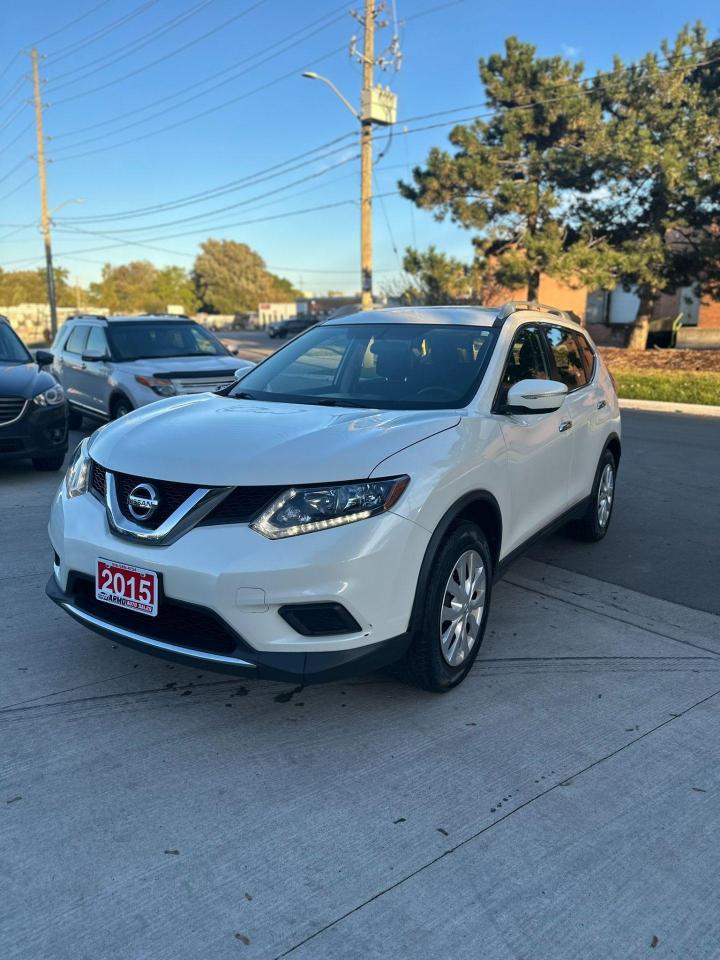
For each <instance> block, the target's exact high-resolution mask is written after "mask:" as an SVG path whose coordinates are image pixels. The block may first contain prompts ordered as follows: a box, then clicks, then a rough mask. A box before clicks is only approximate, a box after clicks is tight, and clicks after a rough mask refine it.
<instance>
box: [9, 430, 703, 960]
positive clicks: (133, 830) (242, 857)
mask: <svg viewBox="0 0 720 960" xmlns="http://www.w3.org/2000/svg"><path fill="white" fill-rule="evenodd" d="M646 416H647V415H644V414H639V415H637V416H636V418H626V422H628V420H631V423H632V424H634V426H633V427H632V429H631V431H630V434H631V435H632V433H633V431H634V430H635V429H636V428H637V430H638V431H639V432H640V434H641V435H642V431H643V430H645V429H646V428H645V427H644V426H643V424H644V423H646V424H649V426H648V427H647V429H648V430H652V429H654V428H653V425H652V423H651V422H650V421H647V420H645V421H643V419H642V418H643V417H646ZM715 426H716V427H717V424H716V425H715ZM715 438H716V439H715V442H716V443H717V433H716V434H715ZM644 449H645V448H644V447H643V446H642V443H641V442H639V441H633V443H628V445H627V446H626V452H625V457H626V460H625V463H624V466H623V472H622V473H621V477H620V494H619V496H620V497H626V496H627V497H630V496H637V497H638V499H642V491H638V490H636V489H635V486H636V484H637V482H638V481H637V479H633V478H634V477H635V478H637V473H636V471H637V470H638V469H639V462H640V460H641V458H642V457H645V453H644V452H643V451H644ZM679 459H680V457H679V456H678V460H679ZM685 461H686V463H688V457H687V456H686V457H685ZM688 470H690V471H691V463H690V464H689V466H688ZM640 475H641V476H642V474H640ZM688 482H689V483H691V482H693V481H692V478H691V477H689V478H688ZM56 483H57V478H49V477H47V476H45V477H42V476H39V475H35V474H32V473H31V472H30V471H26V470H24V469H21V468H19V467H13V468H9V467H6V468H0V517H2V524H1V525H0V596H1V597H2V607H1V609H0V638H1V642H2V651H3V658H2V666H3V669H2V674H1V675H0V676H1V677H2V679H1V680H0V751H1V753H2V770H3V774H2V790H1V791H0V816H1V817H2V827H1V828H0V862H1V863H2V870H1V871H0V893H1V896H0V945H1V947H2V956H3V957H4V958H8V960H16V958H22V960H36V958H39V957H52V958H53V960H56V958H57V960H65V958H67V960H71V958H72V960H85V958H87V960H105V958H111V957H117V956H120V957H123V958H124V960H125V958H127V960H139V958H143V960H144V958H152V960H156V958H163V960H164V958H168V960H169V958H173V960H185V958H187V960H197V958H200V957H203V958H204V957H208V958H213V960H216V958H218V960H224V958H226V957H228V958H230V957H238V956H240V957H242V956H246V957H249V958H252V957H257V958H279V957H285V956H292V957H298V958H301V957H302V958H326V957H327V958H329V960H337V958H359V957H372V958H385V957H393V958H394V960H399V958H408V960H410V958H412V960H416V958H425V957H427V958H437V957H448V958H453V960H455V958H465V957H467V958H482V960H496V958H497V960H505V958H508V960H509V958H513V960H519V958H523V960H530V958H532V960H538V958H542V960H545V958H552V960H555V958H568V960H575V958H580V957H582V958H591V960H595V958H597V960H615V958H617V960H627V958H631V957H632V958H635V957H644V956H647V957H652V958H655V957H663V956H665V957H678V958H683V960H685V958H692V960H717V958H718V957H719V956H720V911H718V903H717V878H718V876H720V844H719V843H718V836H719V835H720V803H718V799H719V794H720V772H719V771H720V617H718V616H717V615H715V614H713V613H712V612H708V611H707V610H704V609H698V608H697V607H693V606H688V605H679V604H676V603H671V602H669V601H667V600H665V599H661V598H659V597H653V596H649V595H648V594H647V593H645V592H643V593H640V592H634V591H633V590H630V589H628V588H627V587H626V586H623V585H619V583H618V582H615V583H613V582H612V581H613V580H616V581H622V579H623V578H627V577H629V576H630V575H631V572H632V569H633V567H634V561H633V556H634V554H633V552H632V551H633V550H634V549H635V548H634V545H633V543H632V542H629V540H628V531H627V529H626V528H625V525H623V524H617V525H616V526H615V528H614V529H613V531H612V533H611V536H613V537H614V538H617V541H618V545H617V547H616V548H613V549H615V550H616V551H617V553H616V554H615V558H616V559H615V563H614V564H613V565H611V566H609V567H608V568H603V569H601V570H599V571H595V573H596V574H597V575H594V576H588V575H585V574H583V573H581V572H578V569H577V568H580V567H581V566H582V564H581V562H580V561H577V560H576V559H575V556H576V555H575V554H574V553H573V551H572V550H571V551H570V552H569V553H567V554H564V555H563V556H560V555H559V551H560V542H559V541H552V545H551V546H548V547H547V548H548V549H552V550H557V551H558V562H559V563H562V564H564V565H566V566H569V565H574V566H575V567H576V569H563V568H562V567H560V566H558V565H557V564H555V563H553V564H550V563H547V562H541V561H539V560H537V559H529V560H525V561H521V562H520V563H519V564H518V565H516V566H515V567H513V568H512V570H511V571H510V573H509V574H508V575H507V577H506V578H505V580H504V581H503V582H502V583H501V584H499V585H498V586H497V588H496V592H495V596H494V601H493V612H492V616H491V621H490V624H489V634H488V636H487V639H486V642H485V644H484V646H483V649H482V651H481V656H480V659H479V660H478V662H477V664H476V666H475V667H474V669H473V671H472V673H471V675H470V677H469V678H468V680H467V681H466V682H465V683H464V684H463V686H462V687H460V688H459V689H458V690H456V691H454V692H453V693H451V694H449V695H447V696H434V695H431V694H426V693H422V692H419V691H416V690H414V689H411V688H407V687H403V686H401V685H399V684H397V683H396V682H394V681H392V680H391V679H389V678H388V677H386V676H382V675H372V676H367V677H360V678H357V679H356V680H354V681H352V682H347V683H342V684H329V685H327V686H321V687H311V688H305V689H302V690H300V689H297V688H293V687H290V686H283V685H272V684H268V683H262V682H251V681H244V682H238V681H236V680H232V679H228V678H226V677H224V676H222V675H219V674H211V673H200V672H199V671H191V670H187V669H184V668H180V667H177V666H174V665H171V664H166V663H164V662H163V661H160V660H156V659H153V658H150V657H147V656H143V655H139V654H137V653H134V652H132V651H128V650H126V649H124V648H122V647H118V646H115V645H113V644H112V643H111V642H109V641H106V640H104V639H101V638H98V637H95V636H94V635H92V634H90V633H89V632H87V631H86V630H84V629H83V628H81V627H80V626H79V625H77V624H75V623H74V622H73V621H71V620H69V619H68V618H67V617H66V616H64V615H63V614H62V613H61V612H60V611H58V610H57V609H56V608H55V607H54V606H52V605H51V604H50V603H49V601H45V599H44V597H43V596H42V588H43V585H44V582H45V580H46V579H47V575H48V571H49V568H50V551H49V546H48V544H47V541H46V538H45V534H44V525H45V520H46V515H47V509H48V503H49V500H50V498H51V496H52V491H53V488H54V486H55V484H56ZM623 483H625V484H626V487H625V492H623V487H622V485H623ZM645 499H647V498H645ZM620 505H621V500H618V507H619V508H620ZM651 507H652V504H649V505H648V511H650V510H651ZM683 509H686V506H685V505H684V506H683ZM687 509H688V510H690V509H691V508H690V507H687ZM694 510H695V513H694V516H695V524H696V526H697V527H698V529H700V531H702V529H703V525H702V523H701V519H702V517H704V516H705V515H706V514H708V513H709V512H711V508H710V507H709V506H708V504H707V503H705V502H699V503H696V504H695V507H694ZM620 518H621V512H620V509H619V511H618V516H617V517H616V518H615V519H616V522H617V520H618V519H620ZM710 532H712V528H711V529H710ZM697 536H698V537H699V538H700V540H701V541H702V539H703V537H704V536H705V534H703V533H702V532H699V533H698V534H697ZM708 536H709V534H708ZM608 541H609V538H608ZM608 541H606V543H607V542H608ZM703 543H704V541H703ZM716 543H717V541H715V545H714V548H715V549H717V546H716ZM623 544H624V546H623ZM602 546H603V547H604V544H603V545H602ZM710 546H711V545H710V544H709V542H708V543H707V547H708V549H707V550H706V551H705V553H704V554H702V553H701V554H698V552H697V550H694V551H693V552H690V551H688V552H686V553H683V552H682V551H683V549H684V548H682V547H680V548H679V549H680V553H681V556H680V564H681V565H682V563H685V564H686V565H687V563H688V562H690V560H691V558H692V557H694V561H693V562H694V567H693V569H695V570H696V571H698V574H697V575H698V576H701V575H702V571H701V568H702V567H703V565H704V564H706V563H707V562H708V556H709V554H710V549H709V548H710ZM597 549H598V548H592V547H585V548H583V550H584V551H592V550H597ZM623 549H624V550H626V551H627V553H628V560H627V562H626V563H625V564H623V562H622V550H623ZM588 555H589V554H588V553H587V552H583V553H582V554H579V555H578V556H585V557H587V556H588ZM656 556H657V552H656ZM568 557H569V558H570V559H568ZM660 559H662V557H660ZM685 575H686V574H685V573H683V576H685ZM698 606H701V605H698Z"/></svg>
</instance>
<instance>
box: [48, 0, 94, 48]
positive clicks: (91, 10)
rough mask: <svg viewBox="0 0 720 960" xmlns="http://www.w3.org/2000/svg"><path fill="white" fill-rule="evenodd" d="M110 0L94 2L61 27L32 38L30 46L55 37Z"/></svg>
mask: <svg viewBox="0 0 720 960" xmlns="http://www.w3.org/2000/svg"><path fill="white" fill-rule="evenodd" d="M110 2H111V0H100V3H96V4H95V6H94V7H91V8H90V9H89V10H87V11H86V12H85V13H81V14H80V15H79V16H77V17H75V19H74V20H70V21H68V23H66V24H64V25H63V26H62V27H58V28H57V30H53V31H52V32H51V33H46V34H45V36H43V37H38V39H37V40H33V42H32V43H31V44H30V46H32V47H37V46H39V45H40V44H41V43H45V41H46V40H52V38H53V37H56V36H57V35H58V34H59V33H64V32H65V30H69V29H70V27H74V26H75V24H76V23H80V22H81V21H82V20H86V19H87V18H88V17H90V16H92V15H93V13H95V12H96V11H97V10H99V9H100V8H101V7H106V6H107V5H108V3H110Z"/></svg>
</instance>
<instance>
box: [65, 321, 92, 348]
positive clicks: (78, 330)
mask: <svg viewBox="0 0 720 960" xmlns="http://www.w3.org/2000/svg"><path fill="white" fill-rule="evenodd" d="M87 335H88V327H87V324H83V325H81V326H78V327H75V328H74V330H73V331H72V332H71V334H70V336H69V337H68V338H67V340H66V341H65V347H64V349H65V350H66V352H67V353H77V354H78V355H79V354H81V353H82V352H83V350H84V349H85V341H86V340H87Z"/></svg>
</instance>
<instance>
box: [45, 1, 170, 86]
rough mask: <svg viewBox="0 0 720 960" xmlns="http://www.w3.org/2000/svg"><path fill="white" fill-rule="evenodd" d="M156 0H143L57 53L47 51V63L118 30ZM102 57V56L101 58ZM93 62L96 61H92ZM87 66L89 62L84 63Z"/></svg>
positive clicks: (68, 54) (50, 79)
mask: <svg viewBox="0 0 720 960" xmlns="http://www.w3.org/2000/svg"><path fill="white" fill-rule="evenodd" d="M157 2H158V0H145V3H141V4H140V6H138V7H135V8H134V9H133V10H131V11H130V12H129V13H126V14H125V16H123V17H118V19H117V20H113V21H112V22H111V23H109V24H108V25H107V26H105V27H101V28H100V29H99V30H95V32H94V33H91V34H88V36H86V37H83V38H81V39H80V40H76V41H75V43H71V44H68V46H67V47H63V48H62V49H61V50H60V52H59V53H49V54H48V55H47V56H48V61H47V62H48V64H50V65H53V64H55V63H59V62H60V61H61V60H64V59H65V58H66V57H70V56H73V55H74V54H76V53H77V52H78V50H82V49H83V47H87V46H89V45H90V44H91V43H95V41H96V40H100V39H102V37H106V36H107V35H108V34H110V33H113V32H114V31H115V30H119V29H120V27H123V26H125V24H126V23H129V22H130V21H131V20H134V19H135V17H138V16H140V14H141V13H145V11H146V10H149V9H150V7H154V6H155V4H156V3H157ZM101 59H102V58H101ZM92 62H93V63H94V62H96V61H92ZM86 66H89V64H86ZM82 69H83V67H74V68H73V69H72V70H70V71H67V72H66V73H63V74H60V76H59V77H49V78H48V81H49V82H50V83H52V82H53V81H54V80H57V79H60V77H64V76H67V75H68V73H76V72H77V71H78V70H82Z"/></svg>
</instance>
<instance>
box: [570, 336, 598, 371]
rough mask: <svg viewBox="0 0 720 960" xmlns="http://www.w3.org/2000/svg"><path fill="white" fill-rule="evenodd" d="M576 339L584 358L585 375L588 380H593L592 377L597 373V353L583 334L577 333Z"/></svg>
mask: <svg viewBox="0 0 720 960" xmlns="http://www.w3.org/2000/svg"><path fill="white" fill-rule="evenodd" d="M575 339H576V340H577V344H578V348H579V350H580V356H581V357H582V361H583V364H584V365H585V373H586V375H587V378H588V380H592V375H593V372H594V371H595V351H594V350H593V348H592V347H591V346H590V344H589V343H588V342H587V340H586V339H585V337H584V336H583V335H582V333H576V334H575Z"/></svg>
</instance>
